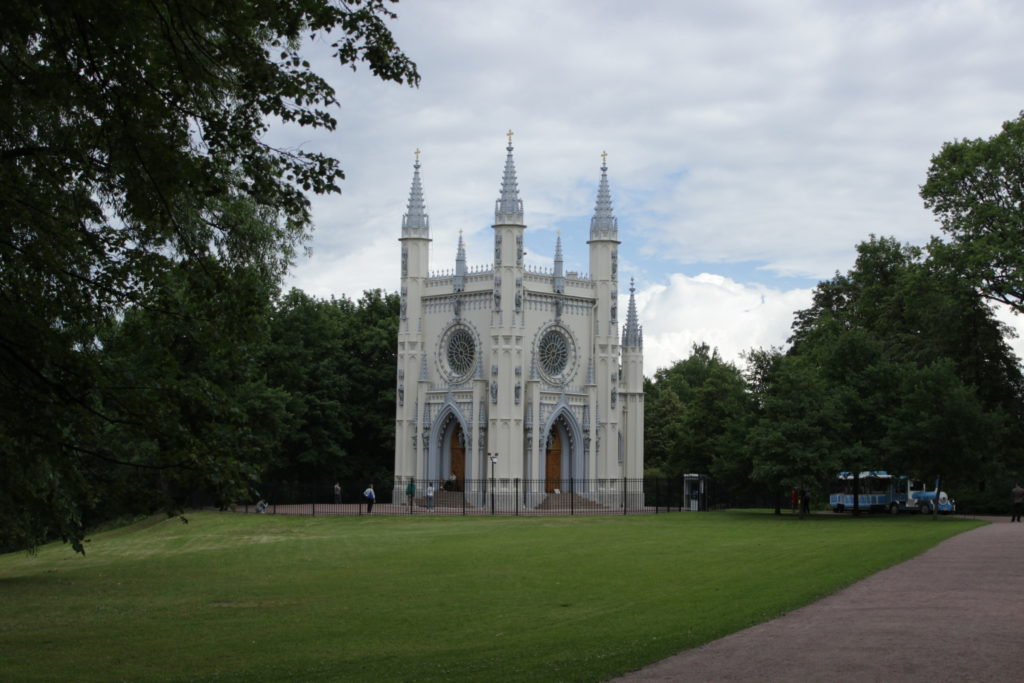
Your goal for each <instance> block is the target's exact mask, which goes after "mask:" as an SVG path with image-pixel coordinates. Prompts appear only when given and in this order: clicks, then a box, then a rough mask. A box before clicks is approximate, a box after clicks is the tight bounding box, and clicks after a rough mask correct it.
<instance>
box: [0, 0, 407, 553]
mask: <svg viewBox="0 0 1024 683" xmlns="http://www.w3.org/2000/svg"><path fill="white" fill-rule="evenodd" d="M389 4H390V3H387V2H385V1H384V0H348V1H347V2H334V1H332V0H298V1H296V2H270V1H255V2H253V1H250V0H157V1H155V2H146V3H139V2H133V1H130V0H105V1H104V2H97V1H94V0H86V1H84V2H73V3H72V2H62V1H61V2H58V1H56V0H44V1H43V2H28V1H27V0H10V1H9V2H7V3H5V5H4V11H3V21H2V22H0V186H2V187H3V188H4V191H3V193H2V196H0V420H2V425H0V463H2V464H0V476H2V485H0V546H2V547H32V546H33V545H35V544H37V543H39V542H41V541H42V540H44V539H46V538H51V537H53V536H59V537H61V538H64V539H66V540H68V541H71V542H72V543H73V544H74V545H75V547H76V548H78V549H81V543H80V541H81V539H82V535H83V527H82V512H83V510H85V509H87V508H88V507H89V506H90V505H92V503H93V501H95V500H96V499H97V498H98V497H101V496H103V495H104V487H105V483H104V482H105V481H107V479H105V478H104V476H105V475H104V476H101V475H99V474H97V472H98V471H99V470H103V469H105V467H106V465H104V466H103V467H100V466H98V465H97V463H106V464H109V462H110V461H112V460H117V458H116V457H112V455H111V454H110V453H107V452H104V448H105V447H104V445H103V441H102V440H101V439H100V438H98V435H99V434H101V433H102V432H103V430H105V429H106V428H107V425H108V424H110V422H111V421H112V420H116V419H117V418H116V417H114V416H111V415H109V414H106V413H105V412H104V408H103V407H104V406H110V405H111V404H112V402H111V398H110V397H109V396H105V395H101V392H102V391H103V387H104V386H105V384H104V382H103V381H102V379H101V377H100V375H101V374H102V373H103V372H105V368H104V365H103V363H102V360H101V356H102V351H103V349H102V346H101V345H100V343H99V341H98V340H99V333H100V330H101V328H102V327H103V326H105V325H107V324H108V323H109V321H110V320H112V319H117V318H119V317H121V316H125V315H127V312H128V311H130V310H133V309H134V308H135V307H148V308H149V313H150V314H152V315H155V316H159V315H160V314H161V312H162V309H160V308H159V305H160V302H161V296H162V295H161V294H159V293H154V292H157V291H158V290H165V291H170V290H173V289H174V287H176V286H177V285H174V284H172V281H174V280H175V279H176V278H177V276H176V274H178V275H180V273H181V271H182V270H184V271H188V272H192V273H200V272H201V273H202V276H203V278H204V279H208V281H210V282H216V281H218V280H222V279H223V278H222V276H225V277H233V276H234V275H237V274H238V273H239V272H240V270H239V267H238V263H237V262H240V263H241V264H243V265H244V266H245V268H249V269H256V270H261V271H263V272H269V273H280V272H282V270H283V267H284V266H286V265H287V264H288V263H289V262H290V259H291V257H292V255H293V253H294V251H295V250H296V249H297V248H298V246H299V245H300V244H301V243H302V241H303V239H304V238H305V237H306V236H307V234H308V229H309V200H308V198H307V196H306V193H308V192H315V193H324V192H334V191H337V189H338V182H339V181H340V180H341V179H342V178H343V173H342V171H341V168H340V166H339V164H338V162H337V161H336V160H335V159H332V158H330V157H327V156H325V155H322V154H318V153H315V152H307V151H301V150H293V149H288V150H283V149H276V148H274V147H271V146H270V145H268V144H267V142H266V136H265V134H266V133H267V131H268V126H269V123H268V122H269V121H271V120H276V121H279V122H281V123H282V124H284V125H289V124H290V125H300V126H310V127H314V128H322V129H326V130H333V129H334V128H335V126H336V121H335V119H334V118H333V116H332V115H331V113H330V108H331V107H333V106H335V105H336V104H337V100H336V97H335V92H334V90H333V89H332V88H331V87H330V86H329V85H328V83H327V82H326V81H325V80H324V79H323V77H322V76H320V75H319V74H317V73H315V72H313V71H312V69H311V68H310V65H309V63H308V62H307V61H306V60H305V59H304V58H303V55H302V52H301V46H302V44H303V41H304V40H306V39H309V38H310V37H312V36H313V35H316V36H317V38H318V39H320V40H326V41H327V42H328V44H330V45H331V47H332V49H333V57H334V59H335V61H336V63H337V64H339V65H341V66H344V67H353V68H354V67H355V66H356V65H358V64H365V65H366V66H368V68H369V69H370V71H371V72H372V73H373V74H374V75H375V76H377V77H379V78H381V79H383V80H388V81H394V82H397V83H409V84H416V83H417V82H418V80H419V76H418V74H417V72H416V67H415V65H414V64H413V63H412V62H411V61H410V60H409V59H408V58H407V57H406V56H405V55H404V54H403V53H402V52H401V50H399V49H398V47H397V46H396V45H395V42H394V40H393V38H392V36H391V33H390V31H389V30H388V28H387V25H386V20H387V19H388V18H390V17H392V16H394V15H393V14H392V13H391V12H390V10H389V9H388V6H389ZM216 271H220V273H217V272H216ZM184 281H185V282H188V283H190V284H189V285H188V286H191V283H193V282H194V281H195V278H193V277H185V278H184ZM195 317H196V319H199V318H201V317H202V316H201V315H197V316H195ZM230 324H231V323H230V322H229V323H228V325H230ZM228 338H229V337H224V340H227V339H228ZM209 340H210V341H211V343H214V342H217V341H218V340H217V339H215V338H214V337H210V338H209ZM231 341H232V343H235V342H238V341H239V340H238V339H237V338H233V337H232V338H231ZM214 355H216V353H215V352H214ZM151 408H152V410H154V411H159V410H161V409H162V408H163V406H160V405H153V406H151ZM182 428H183V429H188V428H189V423H188V422H186V423H185V424H184V425H183V426H182ZM201 435H202V432H200V434H196V435H194V436H197V437H199V436H201ZM199 440H201V439H197V440H196V443H198V441H199ZM236 455H237V454H235V453H232V452H228V451H219V452H218V453H217V454H216V455H215V456H211V457H208V454H200V452H199V451H193V452H192V453H191V455H190V456H189V457H190V458H191V460H192V462H191V464H190V465H189V467H190V469H188V470H187V477H188V478H198V479H203V478H205V479H206V480H207V481H209V482H211V483H214V482H218V481H219V480H221V479H232V480H235V481H236V483H237V480H238V478H239V477H241V476H243V473H242V470H241V469H239V468H238V467H236V466H235V463H233V459H234V458H236ZM140 458H141V455H140ZM174 462H181V461H180V460H174ZM144 464H145V463H142V462H135V463H133V465H132V466H133V467H140V466H142V465H144ZM169 464H170V463H167V462H164V460H163V458H162V457H161V458H160V460H159V463H158V466H160V467H165V466H167V465H169ZM176 472H178V473H179V474H181V476H186V475H185V472H186V470H185V469H184V468H179V469H175V468H174V467H167V469H164V470H163V478H164V480H165V481H168V480H171V479H173V477H174V476H176V475H175V473H176ZM218 486H222V484H218Z"/></svg>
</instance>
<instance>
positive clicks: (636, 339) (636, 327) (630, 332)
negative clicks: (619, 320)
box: [622, 278, 644, 348]
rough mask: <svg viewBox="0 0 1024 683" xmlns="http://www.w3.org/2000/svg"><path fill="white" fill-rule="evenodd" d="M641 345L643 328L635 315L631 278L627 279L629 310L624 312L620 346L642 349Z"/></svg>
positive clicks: (634, 287) (634, 298)
mask: <svg viewBox="0 0 1024 683" xmlns="http://www.w3.org/2000/svg"><path fill="white" fill-rule="evenodd" d="M643 345H644V336H643V328H641V327H640V322H639V320H638V318H637V315H636V286H635V285H634V284H633V278H629V308H628V309H627V311H626V324H625V326H623V328H622V346H624V347H627V346H630V347H635V348H642V347H643Z"/></svg>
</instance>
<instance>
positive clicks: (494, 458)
mask: <svg viewBox="0 0 1024 683" xmlns="http://www.w3.org/2000/svg"><path fill="white" fill-rule="evenodd" d="M487 457H488V458H490V459H491V516H494V466H495V465H497V464H498V454H497V453H488V454H487Z"/></svg>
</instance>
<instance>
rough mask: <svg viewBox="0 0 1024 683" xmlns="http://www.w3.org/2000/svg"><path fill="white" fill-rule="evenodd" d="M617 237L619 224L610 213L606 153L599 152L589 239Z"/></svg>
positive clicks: (610, 204) (610, 198)
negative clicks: (599, 170) (599, 160)
mask: <svg viewBox="0 0 1024 683" xmlns="http://www.w3.org/2000/svg"><path fill="white" fill-rule="evenodd" d="M618 235H619V222H618V220H617V219H616V218H615V215H614V214H613V213H612V193H611V190H609V189H608V153H607V152H601V182H600V184H599V185H598V187H597V203H596V204H595V205H594V217H593V218H591V219H590V239H592V240H594V239H618Z"/></svg>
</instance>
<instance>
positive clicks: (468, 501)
mask: <svg viewBox="0 0 1024 683" xmlns="http://www.w3.org/2000/svg"><path fill="white" fill-rule="evenodd" d="M410 483H411V484H412V487H411V488H410ZM339 487H340V489H341V490H340V493H339V494H338V495H336V494H335V488H334V484H330V483H325V484H295V483H270V484H264V485H262V486H260V487H257V495H256V497H255V498H254V499H253V500H251V501H242V502H238V503H236V504H235V505H233V506H222V509H231V510H234V511H236V512H244V513H261V514H278V515H306V516H316V515H367V514H374V515H432V516H462V515H502V516H543V515H611V514H618V515H634V514H659V513H665V512H697V511H704V510H713V509H719V508H722V507H726V500H727V499H726V496H725V495H724V492H723V491H721V490H720V489H719V487H718V486H716V484H715V482H714V481H713V480H711V479H710V478H708V477H706V476H702V475H686V476H684V477H674V478H653V477H648V478H644V479H614V478H605V479H573V478H567V479H559V480H550V479H518V478H487V479H459V480H452V481H445V480H440V481H424V480H410V479H407V478H398V479H389V480H384V481H375V482H373V490H374V500H373V503H372V505H371V502H370V500H369V498H367V497H366V496H365V495H364V492H365V490H366V489H367V488H368V484H366V483H356V482H345V483H339ZM211 505H212V503H211V501H208V500H207V501H198V500H197V507H210V506H211Z"/></svg>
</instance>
